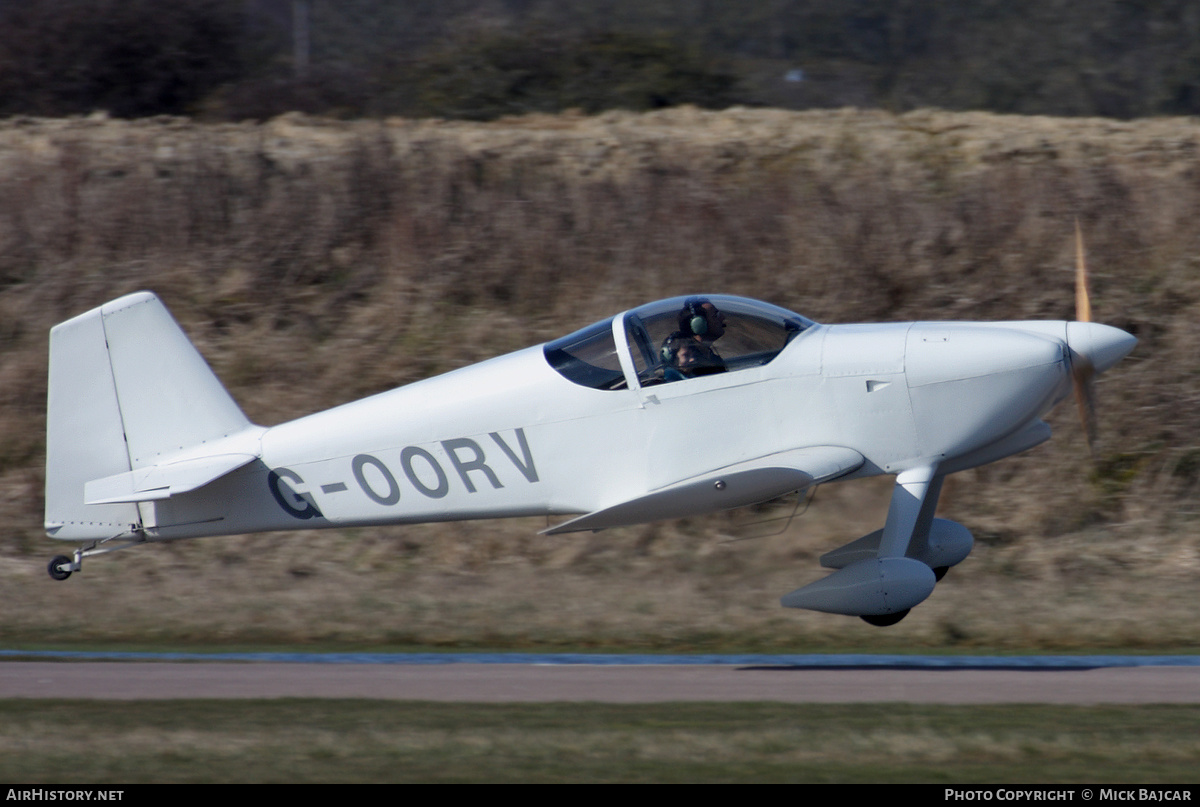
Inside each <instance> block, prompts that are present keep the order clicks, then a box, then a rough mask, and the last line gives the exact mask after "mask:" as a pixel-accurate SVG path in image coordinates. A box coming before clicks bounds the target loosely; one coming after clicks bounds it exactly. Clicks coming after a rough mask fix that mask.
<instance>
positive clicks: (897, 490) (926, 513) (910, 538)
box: [861, 465, 944, 628]
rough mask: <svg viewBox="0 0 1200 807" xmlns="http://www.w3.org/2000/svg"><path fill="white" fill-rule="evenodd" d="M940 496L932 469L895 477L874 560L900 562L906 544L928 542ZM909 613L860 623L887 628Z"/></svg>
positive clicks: (873, 616)
mask: <svg viewBox="0 0 1200 807" xmlns="http://www.w3.org/2000/svg"><path fill="white" fill-rule="evenodd" d="M941 492H942V477H941V476H938V475H937V467H936V466H935V465H930V466H926V467H922V468H914V469H912V470H909V471H904V472H902V473H901V474H899V475H898V476H897V477H896V485H895V487H894V488H892V503H891V506H890V507H889V508H888V515H887V522H886V523H885V524H884V526H883V535H882V537H880V539H879V551H878V554H877V557H879V558H903V557H905V556H906V555H907V554H908V548H909V545H910V543H913V542H922V541H926V540H928V538H929V526H930V524H932V523H933V513H934V511H935V510H936V509H937V501H938V496H939V495H940V494H941ZM943 574H944V572H943ZM935 576H936V572H935ZM910 610H911V609H910V608H905V609H903V610H900V611H893V612H890V613H886V614H865V615H863V616H862V617H861V619H862V620H863V621H864V622H866V623H867V624H868V625H875V626H876V627H881V628H882V627H888V626H889V625H895V624H896V623H897V622H899V621H900V620H902V619H904V617H906V616H908V612H909V611H910Z"/></svg>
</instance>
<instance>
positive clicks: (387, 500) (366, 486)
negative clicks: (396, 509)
mask: <svg viewBox="0 0 1200 807" xmlns="http://www.w3.org/2000/svg"><path fill="white" fill-rule="evenodd" d="M368 465H370V466H373V467H374V468H375V470H376V471H378V472H379V473H380V474H381V475H382V476H383V481H384V483H385V484H386V485H387V488H388V490H387V495H386V496H384V495H381V494H379V493H377V492H376V491H375V489H374V488H373V487H371V483H370V482H369V481H368V480H367V475H366V472H365V471H364V469H365V468H366V466H368ZM350 468H351V470H352V471H354V479H355V481H357V482H358V486H359V487H360V488H362V492H363V493H365V494H367V498H368V499H370V500H371V501H373V502H375V503H376V504H385V505H389V506H390V505H393V504H395V503H396V502H398V501H400V486H399V485H397V484H396V477H394V476H392V472H391V471H389V470H388V468H387V466H386V465H384V464H383V462H382V461H381V460H380V459H379V458H378V457H372V456H371V455H370V454H359V455H358V456H357V457H355V458H354V461H353V462H352V463H350Z"/></svg>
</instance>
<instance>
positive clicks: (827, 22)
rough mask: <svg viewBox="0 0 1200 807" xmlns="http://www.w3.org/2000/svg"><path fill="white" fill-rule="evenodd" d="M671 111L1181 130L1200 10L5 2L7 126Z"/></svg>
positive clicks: (1040, 4)
mask: <svg viewBox="0 0 1200 807" xmlns="http://www.w3.org/2000/svg"><path fill="white" fill-rule="evenodd" d="M297 10H301V11H303V12H304V14H303V15H302V16H303V18H304V19H305V20H306V21H307V22H306V25H304V26H303V29H302V31H301V30H300V28H299V27H298V26H296V25H294V15H295V13H296V11H297ZM298 35H300V37H301V41H302V42H304V43H306V44H305V45H304V48H303V58H302V59H301V64H306V65H307V69H304V70H303V71H298V70H297V69H296V68H297V66H298V65H297V62H296V58H297V48H296V46H295V43H296V37H297V36H298ZM683 103H690V104H696V105H699V106H707V107H724V106H729V105H732V104H745V105H760V106H778V107H785V108H793V109H805V108H820V107H839V106H860V107H883V108H887V109H891V110H895V111H902V110H907V109H912V108H916V107H927V106H934V107H942V108H945V109H986V110H992V111H997V112H1012V113H1023V114H1047V115H1102V116H1110V117H1117V118H1133V117H1140V116H1147V115H1160V114H1195V113H1196V112H1198V111H1200V3H1197V2H1195V0H1093V2H1091V3H1087V4H1082V5H1081V4H1079V3H1068V2H1067V0H970V1H969V2H963V3H951V2H946V0H839V2H836V3H831V2H828V0H741V1H740V2H738V3H728V2H718V0H0V114H2V115H14V114H35V115H68V114H86V113H90V112H92V111H95V110H105V111H107V112H109V113H110V114H113V115H116V116H121V117H137V116H146V115H155V114H194V115H200V116H203V117H207V118H211V119H243V118H265V117H270V116H272V115H275V114H278V113H280V112H284V111H287V110H293V109H295V110H301V111H305V112H310V113H320V114H331V115H340V116H346V117H350V116H363V115H367V116H372V115H409V116H430V115H432V116H442V117H457V118H473V119H487V118H493V117H497V116H500V115H506V114H520V113H526V112H534V111H545V112H553V111H558V110H562V109H567V108H579V109H583V110H585V111H588V112H595V111H599V110H602V109H607V108H618V107H619V108H625V109H652V108H659V107H664V106H671V105H676V104H683Z"/></svg>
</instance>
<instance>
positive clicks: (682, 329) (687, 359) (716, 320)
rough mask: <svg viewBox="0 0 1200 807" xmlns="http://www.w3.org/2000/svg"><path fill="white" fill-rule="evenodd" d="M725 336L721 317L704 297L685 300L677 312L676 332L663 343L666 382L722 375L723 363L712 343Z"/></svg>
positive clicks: (722, 316) (723, 321) (723, 320)
mask: <svg viewBox="0 0 1200 807" xmlns="http://www.w3.org/2000/svg"><path fill="white" fill-rule="evenodd" d="M724 335H725V315H724V314H722V313H721V312H720V311H719V310H718V309H717V307H716V306H715V305H713V304H712V302H711V301H710V300H708V298H706V297H689V298H688V299H687V300H685V301H684V303H683V308H682V309H680V311H679V330H677V331H675V333H673V334H671V335H670V336H668V337H667V339H666V341H665V342H664V343H663V360H664V362H665V364H666V365H667V366H666V369H665V370H664V375H663V377H664V378H665V379H666V380H667V381H676V380H679V379H682V378H695V377H696V376H702V375H712V374H714V373H723V372H725V370H726V367H725V360H724V359H722V358H721V354H719V353H717V350H716V348H714V347H713V342H715V341H716V340H718V339H720V338H721V337H722V336H724Z"/></svg>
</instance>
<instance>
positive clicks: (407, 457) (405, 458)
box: [400, 446, 450, 499]
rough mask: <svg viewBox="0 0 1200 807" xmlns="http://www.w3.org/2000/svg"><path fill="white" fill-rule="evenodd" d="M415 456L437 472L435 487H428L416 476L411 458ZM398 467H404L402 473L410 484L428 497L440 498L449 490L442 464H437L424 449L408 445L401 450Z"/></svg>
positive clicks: (448, 481) (448, 482)
mask: <svg viewBox="0 0 1200 807" xmlns="http://www.w3.org/2000/svg"><path fill="white" fill-rule="evenodd" d="M417 457H420V458H421V459H423V460H425V462H426V463H427V464H428V465H429V467H430V468H431V469H432V470H433V472H434V473H435V474H437V487H433V488H431V487H429V486H428V485H426V484H425V483H424V482H422V481H421V478H420V477H419V476H417V472H416V471H415V470H414V469H413V460H414V459H415V458H417ZM400 467H401V468H403V469H404V475H405V476H407V477H408V481H409V482H412V486H413V487H414V488H416V489H417V490H418V491H420V492H421V493H423V494H424V495H426V496H428V497H429V498H431V499H440V498H442V497H443V496H445V495H446V494H447V493H449V492H450V480H449V479H447V478H446V472H445V471H443V470H442V466H440V465H438V461H437V460H436V459H434V457H433V455H432V454H430V453H429V452H428V451H426V450H425V449H423V448H418V447H417V446H409V447H408V448H406V449H404V450H403V451H401V452H400Z"/></svg>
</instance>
